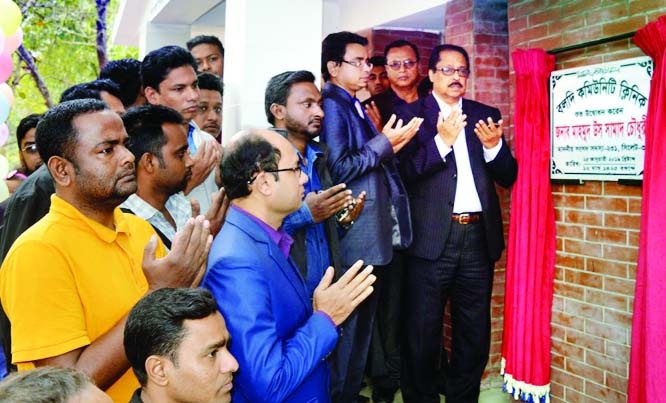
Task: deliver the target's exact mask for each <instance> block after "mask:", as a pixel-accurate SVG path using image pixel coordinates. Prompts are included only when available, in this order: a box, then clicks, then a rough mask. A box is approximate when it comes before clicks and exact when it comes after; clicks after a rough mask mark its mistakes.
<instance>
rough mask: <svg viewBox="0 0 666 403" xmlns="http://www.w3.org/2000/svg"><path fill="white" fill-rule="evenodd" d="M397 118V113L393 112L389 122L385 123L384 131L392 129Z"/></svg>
mask: <svg viewBox="0 0 666 403" xmlns="http://www.w3.org/2000/svg"><path fill="white" fill-rule="evenodd" d="M396 119H397V117H396V116H395V113H393V114H391V117H390V118H389V120H388V122H386V124H385V125H384V129H383V130H382V131H383V132H384V131H387V130H389V129H391V128H392V127H393V124H394V123H395V120H396Z"/></svg>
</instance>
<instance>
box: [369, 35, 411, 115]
mask: <svg viewBox="0 0 666 403" xmlns="http://www.w3.org/2000/svg"><path fill="white" fill-rule="evenodd" d="M384 57H385V59H386V74H387V75H388V80H389V83H390V88H389V89H388V91H385V92H383V93H381V94H378V95H374V94H373V95H374V96H373V97H372V98H370V100H369V102H368V104H367V105H366V112H367V113H368V116H370V118H371V119H372V121H373V123H374V124H375V127H377V128H380V127H382V126H383V125H385V124H386V122H388V120H389V119H390V118H391V115H392V114H393V113H394V111H395V110H396V108H397V107H398V106H400V105H404V104H409V103H412V102H415V101H416V100H418V99H419V94H418V91H417V89H418V85H419V60H421V59H420V57H419V49H418V48H417V47H416V45H414V44H413V43H411V42H409V41H406V40H404V39H398V40H396V41H393V42H391V43H389V44H388V45H386V47H385V48H384ZM373 103H374V105H373Z"/></svg>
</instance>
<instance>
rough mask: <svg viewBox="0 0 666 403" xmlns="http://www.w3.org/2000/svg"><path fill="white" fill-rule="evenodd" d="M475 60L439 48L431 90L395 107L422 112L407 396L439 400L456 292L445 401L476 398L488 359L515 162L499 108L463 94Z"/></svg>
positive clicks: (413, 172)
mask: <svg viewBox="0 0 666 403" xmlns="http://www.w3.org/2000/svg"><path fill="white" fill-rule="evenodd" d="M469 68H470V65H469V56H468V55H467V52H466V51H465V49H463V48H461V47H459V46H455V45H448V44H445V45H440V46H437V47H435V48H434V49H433V52H432V55H431V57H430V61H429V64H428V69H429V71H428V75H429V77H430V80H431V81H432V82H433V93H432V94H431V95H429V96H428V97H426V98H422V99H420V100H419V101H418V102H415V103H413V104H410V105H406V106H403V107H401V108H400V109H399V113H398V115H399V116H400V117H401V118H402V119H403V120H406V119H410V118H412V117H414V116H418V117H423V118H424V119H425V120H424V122H423V125H422V126H421V130H420V131H419V132H418V134H417V135H416V137H414V139H412V141H411V142H410V143H409V144H408V145H407V146H405V148H404V149H403V150H402V151H401V153H400V155H399V158H400V170H401V174H402V175H403V179H404V181H405V183H406V184H407V191H408V194H409V197H410V207H411V211H412V223H413V234H414V240H413V243H412V245H411V247H410V248H409V249H408V250H407V254H408V255H409V257H408V270H407V274H406V284H405V286H406V295H405V299H406V304H405V309H406V313H407V314H406V315H405V317H406V320H405V329H406V339H405V343H404V350H403V351H404V355H403V357H402V358H403V360H402V362H403V371H402V387H403V396H404V398H405V402H419V403H427V402H439V396H438V393H437V368H438V366H439V361H440V345H441V340H442V320H443V317H444V306H445V304H446V302H447V300H448V299H449V298H451V317H452V332H453V340H452V346H451V359H450V362H449V366H448V372H447V374H446V401H447V403H458V402H477V401H478V397H479V389H480V381H481V375H482V374H483V371H484V369H485V366H486V363H487V362H488V353H489V350H490V296H491V291H492V282H493V269H494V264H495V262H496V261H497V260H498V259H499V257H500V255H501V254H502V250H503V249H504V231H503V226H502V214H501V211H500V205H499V199H498V197H497V193H496V191H495V183H497V184H499V185H501V186H503V187H509V186H511V185H512V184H513V182H514V181H515V179H516V175H517V170H518V167H517V163H516V160H515V159H514V157H513V156H512V155H511V151H510V150H509V147H508V145H507V143H506V141H505V140H504V139H503V138H502V120H501V116H500V112H499V110H498V109H496V108H493V107H490V106H487V105H484V104H481V103H479V102H475V101H472V100H468V99H464V98H463V95H464V94H465V89H466V84H467V78H468V77H469V74H470V70H469ZM442 359H446V358H442Z"/></svg>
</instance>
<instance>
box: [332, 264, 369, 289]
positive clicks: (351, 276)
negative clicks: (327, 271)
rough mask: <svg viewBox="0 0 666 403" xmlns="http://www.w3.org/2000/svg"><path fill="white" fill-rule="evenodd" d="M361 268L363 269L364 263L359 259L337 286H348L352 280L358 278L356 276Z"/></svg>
mask: <svg viewBox="0 0 666 403" xmlns="http://www.w3.org/2000/svg"><path fill="white" fill-rule="evenodd" d="M361 267H363V261H362V260H360V259H359V260H357V261H356V263H354V264H353V265H351V266H350V267H349V269H347V271H346V272H345V274H343V275H342V277H340V279H339V280H338V282H337V283H336V284H338V285H340V286H341V287H344V286H345V285H347V284H348V283H349V282H350V281H351V280H352V279H354V277H356V274H357V273H358V271H359V270H361Z"/></svg>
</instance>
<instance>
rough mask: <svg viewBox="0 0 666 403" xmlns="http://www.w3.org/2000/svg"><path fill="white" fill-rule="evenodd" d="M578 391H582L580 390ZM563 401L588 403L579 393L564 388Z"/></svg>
mask: <svg viewBox="0 0 666 403" xmlns="http://www.w3.org/2000/svg"><path fill="white" fill-rule="evenodd" d="M580 390H581V391H582V388H581V389H580ZM564 401H565V402H572V403H583V402H585V403H588V402H587V398H586V397H585V396H584V395H582V394H581V392H578V391H577V390H573V389H571V388H564Z"/></svg>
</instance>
